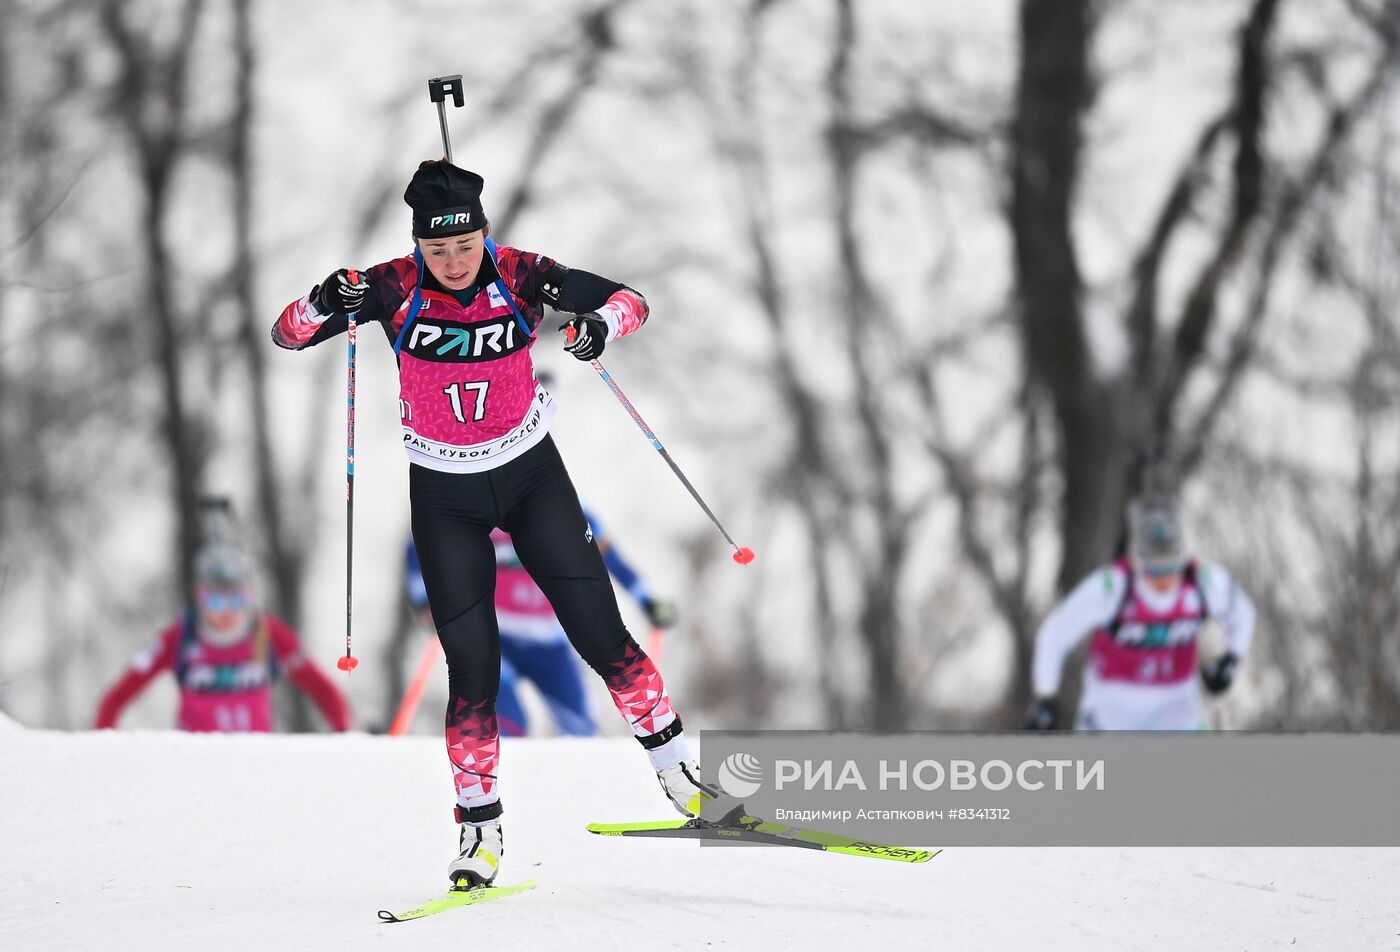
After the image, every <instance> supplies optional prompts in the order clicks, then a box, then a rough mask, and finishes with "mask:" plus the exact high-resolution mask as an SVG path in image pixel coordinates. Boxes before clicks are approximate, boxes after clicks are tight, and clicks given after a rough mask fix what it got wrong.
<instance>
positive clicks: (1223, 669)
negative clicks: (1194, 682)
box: [1201, 651, 1240, 694]
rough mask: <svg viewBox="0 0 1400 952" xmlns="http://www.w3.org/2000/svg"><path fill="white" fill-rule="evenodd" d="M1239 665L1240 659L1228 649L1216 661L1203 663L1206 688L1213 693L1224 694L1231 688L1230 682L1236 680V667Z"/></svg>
mask: <svg viewBox="0 0 1400 952" xmlns="http://www.w3.org/2000/svg"><path fill="white" fill-rule="evenodd" d="M1239 666H1240V659H1239V657H1238V656H1237V655H1236V654H1235V653H1234V652H1233V651H1227V652H1225V653H1224V654H1223V655H1221V656H1220V657H1218V658H1216V659H1215V660H1214V661H1207V662H1206V663H1205V664H1203V665H1201V680H1202V681H1204V682H1205V685H1206V690H1207V691H1209V692H1210V693H1211V694H1224V693H1225V692H1226V691H1228V690H1229V689H1230V682H1232V681H1234V680H1235V669H1236V668H1238V667H1239Z"/></svg>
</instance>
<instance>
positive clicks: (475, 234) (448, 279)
mask: <svg viewBox="0 0 1400 952" xmlns="http://www.w3.org/2000/svg"><path fill="white" fill-rule="evenodd" d="M418 247H419V249H420V250H421V251H422V252H423V263H424V264H426V265H427V266H428V270H429V271H431V272H432V273H433V277H435V278H437V280H438V283H439V284H441V285H442V286H443V287H445V288H447V289H448V290H449V291H464V290H466V289H467V288H469V287H471V286H472V282H473V281H475V280H476V276H477V273H478V272H480V271H481V256H482V254H483V253H484V252H485V250H486V232H485V230H484V229H483V230H482V231H469V232H467V233H466V234H465V235H453V236H452V237H451V238H420V239H418Z"/></svg>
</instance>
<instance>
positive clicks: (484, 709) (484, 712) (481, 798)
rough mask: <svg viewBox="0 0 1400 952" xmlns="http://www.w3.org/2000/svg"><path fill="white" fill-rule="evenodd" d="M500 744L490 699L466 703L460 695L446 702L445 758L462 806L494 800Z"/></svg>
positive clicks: (477, 804)
mask: <svg viewBox="0 0 1400 952" xmlns="http://www.w3.org/2000/svg"><path fill="white" fill-rule="evenodd" d="M500 745H501V737H500V731H499V730H497V727H496V710H495V705H493V704H491V703H490V702H482V703H481V704H476V705H470V704H468V703H467V702H466V700H464V699H463V698H460V697H458V698H453V699H452V700H450V701H449V702H448V707H447V758H448V760H450V761H452V779H453V782H454V783H455V784H456V786H457V802H458V803H459V804H460V805H462V806H463V807H479V806H481V805H483V804H486V803H494V802H495V801H496V799H497V797H496V763H497V761H498V760H499V759H500Z"/></svg>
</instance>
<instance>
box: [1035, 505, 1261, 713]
mask: <svg viewBox="0 0 1400 952" xmlns="http://www.w3.org/2000/svg"><path fill="white" fill-rule="evenodd" d="M1207 621H1218V622H1220V623H1221V624H1222V625H1223V626H1224V629H1225V643H1224V650H1223V651H1220V652H1219V653H1216V652H1210V656H1209V657H1204V656H1203V652H1202V651H1201V650H1200V644H1199V639H1198V636H1199V635H1200V633H1201V630H1202V627H1203V626H1204V625H1205V623H1206V622H1207ZM1253 631H1254V605H1253V604H1252V603H1251V602H1250V600H1249V598H1248V597H1247V596H1246V595H1245V594H1244V592H1243V591H1241V590H1240V588H1239V586H1238V585H1236V584H1235V583H1234V581H1233V580H1232V579H1231V578H1230V576H1229V574H1228V573H1227V572H1226V571H1225V570H1224V569H1223V568H1221V567H1220V566H1218V565H1215V564H1213V563H1210V562H1206V561H1202V560H1198V559H1192V558H1189V557H1188V556H1187V555H1186V548H1185V545H1184V541H1183V538H1182V531H1181V523H1180V521H1179V519H1178V517H1177V514H1176V509H1175V506H1174V504H1173V502H1172V501H1171V500H1169V499H1166V498H1163V497H1144V498H1140V499H1137V500H1134V501H1133V503H1132V504H1130V505H1129V507H1128V557H1127V558H1123V559H1119V560H1118V561H1116V562H1114V563H1112V564H1110V565H1106V566H1103V567H1102V568H1099V569H1097V570H1095V571H1094V572H1093V573H1092V574H1090V575H1089V576H1088V577H1087V578H1085V579H1084V580H1083V581H1082V582H1080V583H1079V585H1078V586H1076V587H1075V589H1074V590H1073V591H1072V592H1070V593H1069V595H1068V596H1066V597H1065V599H1064V600H1063V601H1062V602H1061V603H1060V604H1059V605H1058V606H1057V607H1056V608H1055V610H1054V611H1053V612H1051V613H1050V615H1049V617H1047V618H1046V619H1045V622H1044V623H1043V624H1042V625H1041V626H1040V630H1039V631H1038V632H1036V637H1035V658H1034V662H1033V665H1032V679H1033V680H1032V689H1033V691H1034V693H1035V701H1034V702H1032V704H1031V707H1030V710H1029V711H1027V713H1026V727H1027V728H1028V729H1030V730H1054V729H1055V728H1057V727H1059V726H1060V724H1059V716H1058V712H1057V710H1056V704H1055V696H1056V694H1057V693H1058V692H1059V688H1060V675H1061V672H1062V670H1063V668H1064V663H1065V658H1066V657H1068V656H1069V654H1070V652H1071V651H1073V650H1074V647H1075V645H1077V644H1078V643H1079V642H1080V640H1081V639H1082V638H1083V637H1084V636H1085V635H1086V634H1089V633H1090V632H1092V633H1093V641H1092V642H1091V643H1090V646H1089V656H1088V658H1087V660H1086V662H1085V666H1084V691H1083V695H1082V696H1081V698H1080V701H1079V715H1078V717H1077V718H1076V719H1075V724H1074V726H1075V729H1076V730H1195V729H1198V728H1201V727H1204V726H1206V723H1205V713H1204V710H1203V708H1202V704H1201V686H1202V685H1204V686H1205V688H1206V690H1207V691H1209V692H1210V693H1211V694H1222V693H1224V692H1225V691H1226V690H1228V689H1229V687H1230V684H1231V682H1232V681H1233V680H1234V677H1235V672H1236V669H1237V668H1238V666H1239V664H1240V660H1241V659H1242V658H1243V657H1244V656H1245V652H1246V651H1248V649H1249V641H1250V637H1251V636H1252V634H1253ZM1198 672H1199V674H1198Z"/></svg>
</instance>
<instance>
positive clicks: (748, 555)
mask: <svg viewBox="0 0 1400 952" xmlns="http://www.w3.org/2000/svg"><path fill="white" fill-rule="evenodd" d="M577 334H578V332H577V331H575V330H574V329H573V328H572V327H566V328H565V329H564V336H565V338H567V340H568V341H569V343H570V344H572V343H573V342H574V338H575V337H576V336H577ZM589 363H590V364H592V365H593V369H594V370H595V371H597V373H598V376H599V377H602V378H603V383H605V384H607V385H608V389H609V390H611V391H612V392H613V396H615V397H617V400H618V402H619V403H621V404H622V407H623V409H625V410H626V411H627V413H628V414H629V415H630V416H631V417H632V422H633V423H636V424H637V426H638V427H639V428H640V429H641V431H642V434H643V435H644V436H646V438H647V439H648V440H650V441H651V445H652V447H653V448H655V450H656V452H658V453H660V454H661V458H662V459H664V460H665V461H666V465H667V466H669V467H671V472H673V473H675V474H676V478H677V479H679V480H680V481H681V485H683V486H684V487H685V488H686V491H687V492H689V493H690V498H691V499H694V500H695V501H696V502H697V503H699V505H700V508H701V509H703V510H704V511H705V515H707V516H709V517H710V521H711V522H713V523H714V524H715V528H716V529H718V530H719V534H720V535H722V536H724V539H725V541H726V542H728V543H729V545H730V547H731V548H732V549H733V550H734V561H735V562H738V563H739V564H740V565H748V564H749V563H750V562H752V561H753V549H750V548H749V547H748V546H746V545H744V546H741V545H739V543H737V542H735V541H734V538H733V537H732V536H731V535H730V534H729V533H728V532H726V531H725V530H724V526H722V525H720V521H719V519H718V518H716V516H715V514H714V513H713V512H711V511H710V507H709V506H707V505H705V500H703V499H701V498H700V494H699V493H698V492H696V491H695V487H694V486H692V485H691V484H690V480H688V479H686V478H685V473H682V472H681V468H680V467H679V466H677V465H676V461H675V460H673V459H671V454H670V453H668V452H666V447H664V446H662V445H661V441H660V440H658V439H657V438H656V434H655V433H653V432H652V431H651V427H649V426H647V421H645V420H643V419H642V415H641V414H640V413H638V412H637V408H636V407H634V406H632V401H631V400H628V399H627V394H625V393H623V392H622V388H621V387H619V386H618V385H617V381H616V380H614V379H613V378H612V374H610V373H608V372H607V370H606V369H605V368H604V367H603V365H602V363H601V362H600V361H597V360H590V361H589Z"/></svg>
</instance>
